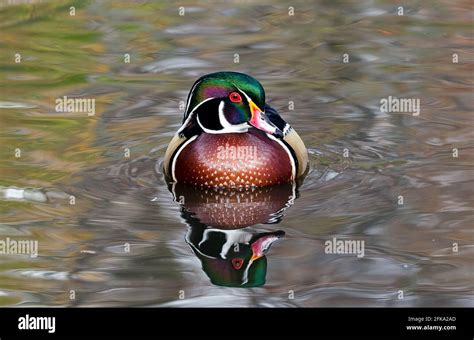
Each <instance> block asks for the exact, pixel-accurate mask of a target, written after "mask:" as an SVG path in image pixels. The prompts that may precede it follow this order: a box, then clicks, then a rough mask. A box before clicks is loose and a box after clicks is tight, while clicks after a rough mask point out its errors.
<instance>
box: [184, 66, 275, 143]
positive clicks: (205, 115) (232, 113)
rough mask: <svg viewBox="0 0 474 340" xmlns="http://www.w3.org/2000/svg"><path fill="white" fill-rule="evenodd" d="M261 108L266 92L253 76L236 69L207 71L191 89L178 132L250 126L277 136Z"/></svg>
mask: <svg viewBox="0 0 474 340" xmlns="http://www.w3.org/2000/svg"><path fill="white" fill-rule="evenodd" d="M264 110H265V91H264V89H263V86H262V85H261V84H260V82H259V81H258V80H256V79H255V78H253V77H251V76H249V75H246V74H243V73H238V72H216V73H211V74H207V75H205V76H203V77H201V78H199V79H198V80H197V81H196V82H195V83H194V85H193V87H192V88H191V91H190V93H189V96H188V101H187V106H186V112H185V115H184V122H183V126H182V128H181V131H182V132H183V131H184V132H186V131H185V130H186V129H194V130H193V132H195V129H198V128H199V129H200V130H202V131H204V132H207V133H231V132H245V131H247V129H248V128H249V127H250V126H253V127H256V128H257V129H260V130H262V131H265V132H267V133H270V134H273V135H276V136H279V135H280V134H281V131H280V130H279V129H278V128H277V127H276V126H275V125H274V124H272V123H271V122H270V120H269V119H268V118H267V117H266V116H265V114H264Z"/></svg>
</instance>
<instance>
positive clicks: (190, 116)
mask: <svg viewBox="0 0 474 340" xmlns="http://www.w3.org/2000/svg"><path fill="white" fill-rule="evenodd" d="M214 98H215V97H211V98H206V99H204V100H203V101H202V102H200V103H199V104H197V105H196V106H195V107H194V109H193V110H192V111H191V113H190V114H189V115H188V118H186V120H185V121H184V123H183V125H181V127H180V128H179V130H178V133H181V132H182V131H183V129H184V127H185V126H186V125H187V124H188V123H189V121H190V120H191V118H192V117H193V114H194V111H196V109H197V108H198V107H199V106H201V105H202V104H204V103H205V102H207V101H209V100H211V99H214ZM201 127H202V126H201Z"/></svg>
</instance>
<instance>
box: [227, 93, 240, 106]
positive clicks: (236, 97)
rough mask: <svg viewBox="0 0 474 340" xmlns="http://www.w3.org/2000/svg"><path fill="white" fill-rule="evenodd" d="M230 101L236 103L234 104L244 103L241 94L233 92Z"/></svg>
mask: <svg viewBox="0 0 474 340" xmlns="http://www.w3.org/2000/svg"><path fill="white" fill-rule="evenodd" d="M229 99H230V101H231V102H234V103H240V102H242V97H241V96H240V94H238V93H237V92H232V93H231V94H230V95H229Z"/></svg>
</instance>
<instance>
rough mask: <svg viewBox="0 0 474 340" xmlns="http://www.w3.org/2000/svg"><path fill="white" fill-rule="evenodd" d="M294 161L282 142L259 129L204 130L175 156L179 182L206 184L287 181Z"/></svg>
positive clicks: (240, 184) (250, 183)
mask: <svg viewBox="0 0 474 340" xmlns="http://www.w3.org/2000/svg"><path fill="white" fill-rule="evenodd" d="M291 175H292V162H291V159H290V157H289V155H288V153H287V151H286V150H285V149H284V148H283V147H282V145H281V144H280V143H278V142H276V141H274V140H272V139H270V138H268V137H267V135H266V134H265V133H263V132H261V131H260V130H256V129H249V131H248V132H247V133H226V134H209V133H203V134H201V135H199V136H198V137H197V138H196V139H195V140H194V141H192V142H191V143H189V144H188V145H187V146H185V147H184V149H183V150H181V152H180V153H179V155H178V158H177V159H176V166H175V177H176V180H177V181H178V182H182V183H185V184H190V185H196V186H207V187H249V186H268V185H276V184H281V183H288V182H290V181H291V180H292V178H291Z"/></svg>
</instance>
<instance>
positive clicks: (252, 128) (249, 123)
mask: <svg viewBox="0 0 474 340" xmlns="http://www.w3.org/2000/svg"><path fill="white" fill-rule="evenodd" d="M307 168H308V153H307V151H306V147H305V145H304V143H303V141H302V140H301V138H300V136H299V135H298V134H297V133H296V131H295V130H294V129H293V128H292V127H291V126H290V125H289V124H288V123H287V122H286V121H285V120H283V118H281V116H280V115H279V114H278V112H277V111H276V110H275V109H273V108H272V107H270V106H268V105H266V104H265V91H264V89H263V87H262V85H261V84H260V83H259V82H258V81H257V80H256V79H255V78H253V77H251V76H249V75H246V74H243V73H238V72H216V73H211V74H208V75H205V76H203V77H201V78H199V79H198V80H197V81H196V82H195V83H194V85H193V87H192V88H191V91H190V93H189V95H188V100H187V105H186V110H185V114H184V120H183V124H182V125H181V127H180V128H179V130H178V131H177V133H176V134H175V136H174V137H173V139H172V140H171V142H170V144H169V146H168V149H167V150H166V153H165V159H164V173H165V176H166V178H167V179H168V180H169V181H170V182H178V183H183V184H188V185H193V186H200V187H229V188H242V187H263V186H270V185H276V184H282V183H291V182H294V181H296V180H297V179H300V178H302V177H303V176H304V174H305V173H306V170H307Z"/></svg>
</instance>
